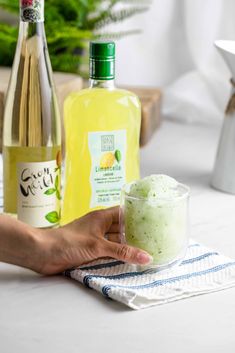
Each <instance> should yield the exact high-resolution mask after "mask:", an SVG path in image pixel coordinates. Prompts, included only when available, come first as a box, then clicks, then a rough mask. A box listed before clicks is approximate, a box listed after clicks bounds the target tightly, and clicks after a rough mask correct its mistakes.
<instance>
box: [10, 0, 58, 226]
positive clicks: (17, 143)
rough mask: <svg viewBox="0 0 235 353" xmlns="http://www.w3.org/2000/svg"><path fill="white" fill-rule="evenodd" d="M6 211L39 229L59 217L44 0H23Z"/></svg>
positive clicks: (55, 108) (14, 74)
mask: <svg viewBox="0 0 235 353" xmlns="http://www.w3.org/2000/svg"><path fill="white" fill-rule="evenodd" d="M3 169H4V212H5V213H8V214H12V215H17V217H18V219H19V220H21V221H23V222H25V223H28V224H30V225H32V226H35V227H38V228H46V227H52V226H56V225H57V224H58V223H59V219H60V199H61V195H60V180H61V123H60V116H59V110H58V104H57V98H56V94H55V88H54V84H53V78H52V69H51V63H50V58H49V54H48V49H47V42H46V36H45V29H44V0H20V26H19V38H18V43H17V48H16V54H15V58H14V63H13V67H12V73H11V78H10V83H9V87H8V93H7V98H6V104H5V112H4V128H3Z"/></svg>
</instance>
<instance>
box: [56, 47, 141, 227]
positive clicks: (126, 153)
mask: <svg viewBox="0 0 235 353" xmlns="http://www.w3.org/2000/svg"><path fill="white" fill-rule="evenodd" d="M140 124H141V109H140V102H139V99H138V97H137V96H136V95H135V94H133V93H132V92H129V91H127V90H124V89H118V88H116V86H115V43H114V42H109V41H107V42H106V41H94V42H91V43H90V87H89V88H87V89H83V90H80V91H79V92H73V93H71V94H70V95H69V96H68V97H67V98H66V100H65V106H64V125H65V135H66V158H65V167H66V168H65V187H64V202H63V210H62V218H61V223H62V224H66V223H68V222H71V221H72V220H74V219H75V218H78V217H80V216H82V215H84V214H86V213H87V212H89V211H92V210H97V209H101V208H105V207H110V206H114V205H118V204H119V203H120V192H121V188H122V186H123V185H124V184H125V183H127V182H131V181H133V180H136V179H138V178H139V137H140Z"/></svg>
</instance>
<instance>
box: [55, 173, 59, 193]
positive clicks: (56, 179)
mask: <svg viewBox="0 0 235 353" xmlns="http://www.w3.org/2000/svg"><path fill="white" fill-rule="evenodd" d="M58 186H59V176H58V175H56V178H55V188H56V191H57V190H58Z"/></svg>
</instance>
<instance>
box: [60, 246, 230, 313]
mask: <svg viewBox="0 0 235 353" xmlns="http://www.w3.org/2000/svg"><path fill="white" fill-rule="evenodd" d="M65 275H66V276H68V277H71V278H72V279H75V280H77V281H79V282H81V283H83V284H84V285H86V286H87V287H89V288H93V289H95V290H97V291H98V292H100V293H102V294H103V296H105V297H106V298H111V299H114V300H117V301H119V302H121V303H123V304H125V305H127V306H129V307H130V308H132V309H136V310H137V309H142V308H147V307H150V306H153V305H160V304H166V303H168V302H172V301H175V300H179V299H183V298H188V297H192V296H195V295H199V294H206V293H210V292H214V291H218V290H222V289H226V288H229V287H232V286H235V260H232V259H230V258H228V257H225V256H223V255H221V254H219V253H218V252H217V251H214V250H212V249H209V248H207V247H205V246H203V245H201V244H198V243H195V242H193V241H191V243H190V245H189V247H188V250H187V253H186V257H185V259H184V260H183V261H182V262H181V264H179V265H177V266H175V267H173V268H171V269H169V270H164V271H157V269H151V270H143V271H136V270H135V269H134V267H133V266H132V265H128V264H125V263H123V262H121V261H116V260H98V261H95V262H93V263H90V264H88V265H87V266H82V267H80V268H76V269H72V270H68V271H65Z"/></svg>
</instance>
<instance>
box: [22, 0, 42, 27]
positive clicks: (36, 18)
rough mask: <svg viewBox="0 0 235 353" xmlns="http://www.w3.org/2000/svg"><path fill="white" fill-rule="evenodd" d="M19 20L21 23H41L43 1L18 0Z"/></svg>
mask: <svg viewBox="0 0 235 353" xmlns="http://www.w3.org/2000/svg"><path fill="white" fill-rule="evenodd" d="M20 18H21V21H23V22H32V23H35V22H43V21H44V0H20Z"/></svg>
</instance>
